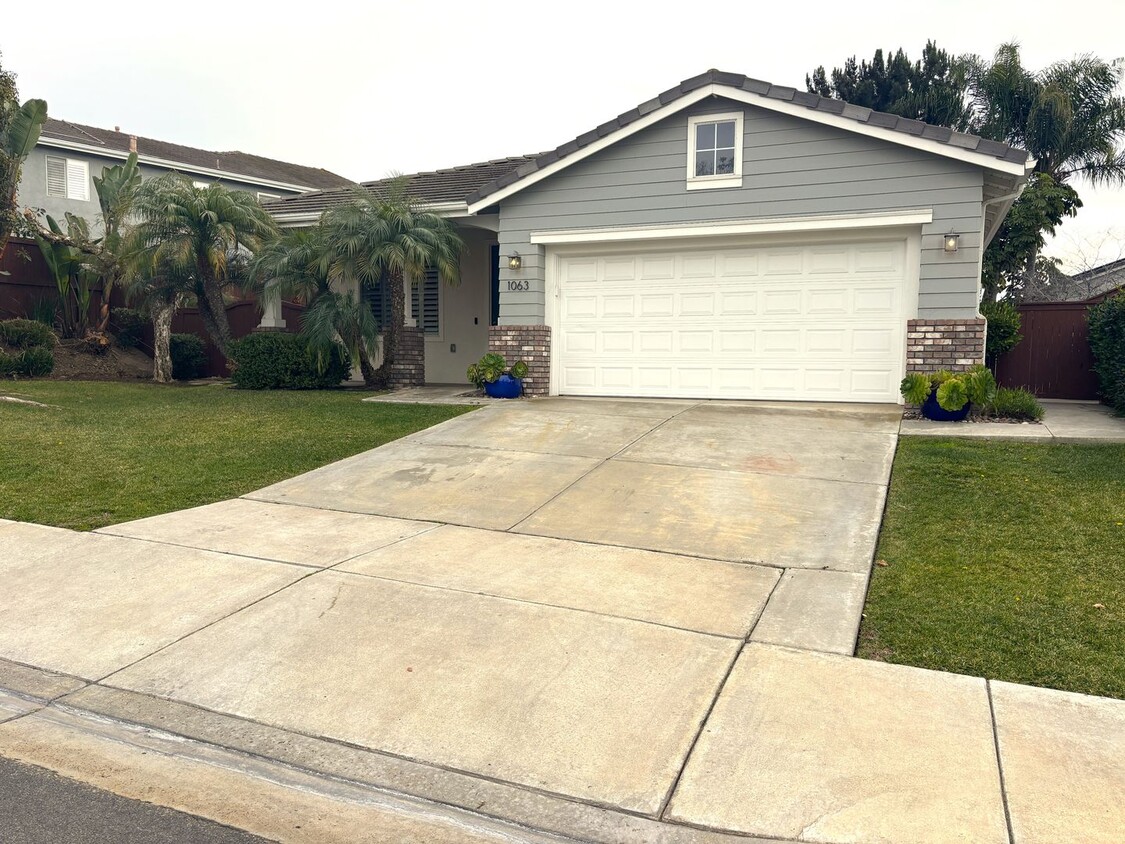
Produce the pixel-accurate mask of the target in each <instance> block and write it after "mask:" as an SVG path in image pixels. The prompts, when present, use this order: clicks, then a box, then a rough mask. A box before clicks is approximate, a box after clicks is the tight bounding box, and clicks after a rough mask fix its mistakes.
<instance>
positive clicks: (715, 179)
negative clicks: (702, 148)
mask: <svg viewBox="0 0 1125 844" xmlns="http://www.w3.org/2000/svg"><path fill="white" fill-rule="evenodd" d="M742 119H743V112H741V111H727V112H723V113H722V114H700V115H696V116H695V117H689V118H688V154H687V189H688V190H710V189H712V188H740V187H742V150H743V147H745V146H746V137H745V135H744V134H743V132H742ZM730 121H734V172H733V173H720V174H718V175H714V176H697V175H695V134H696V133H695V127H696V126H699V125H701V124H704V123H727V122H730Z"/></svg>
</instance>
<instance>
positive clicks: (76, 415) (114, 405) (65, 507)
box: [0, 381, 470, 530]
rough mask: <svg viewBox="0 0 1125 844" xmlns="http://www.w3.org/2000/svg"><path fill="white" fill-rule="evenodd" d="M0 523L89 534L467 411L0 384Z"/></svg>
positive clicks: (298, 397) (154, 389) (320, 397)
mask: <svg viewBox="0 0 1125 844" xmlns="http://www.w3.org/2000/svg"><path fill="white" fill-rule="evenodd" d="M0 395H8V396H16V397H19V398H25V399H32V400H34V401H38V402H42V403H44V404H48V405H52V407H46V408H43V407H33V406H28V405H17V404H12V403H9V402H0V430H2V431H3V434H2V436H0V518H5V519H18V520H21V521H30V522H39V523H42V524H48V525H57V526H59V527H67V528H76V529H82V530H85V529H92V528H96V527H101V526H103V525H108V524H113V523H115V522H123V521H128V520H130V519H138V518H141V517H143V516H151V515H154V514H157V513H166V512H169V511H172V510H179V509H182V508H184V507H194V506H196V505H199V504H207V503H209V502H212V501H219V500H221V499H224V498H231V497H233V496H237V495H242V494H243V493H246V492H249V491H251V490H253V489H257V488H259V487H261V486H264V485H266V484H270V483H273V482H275V481H279V480H281V479H283V478H288V477H292V476H293V475H296V474H299V473H301V472H305V471H308V470H309V469H313V468H315V467H317V466H323V465H324V464H325V463H330V462H331V461H333V460H338V459H340V458H341V457H347V456H348V455H351V454H357V453H358V452H361V451H365V450H367V449H369V448H374V447H375V446H378V445H382V444H383V443H385V442H389V441H390V440H393V439H397V438H398V437H402V436H405V435H407V434H410V433H412V432H414V431H417V430H420V429H422V428H426V427H428V426H430V425H434V424H436V423H438V422H441V421H443V420H445V419H449V418H451V417H454V416H457V415H459V414H461V413H464V412H465V411H466V410H469V409H470V408H467V407H456V406H431V405H408V404H373V403H364V402H362V401H361V399H362V398H363V397H364V395H365V394H361V393H354V392H344V391H325V392H248V391H241V390H233V389H229V388H227V387H217V386H208V387H186V386H176V387H161V386H157V385H154V384H118V383H107V382H94V381H72V382H63V381H21V382H7V383H0Z"/></svg>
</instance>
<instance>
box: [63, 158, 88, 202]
mask: <svg viewBox="0 0 1125 844" xmlns="http://www.w3.org/2000/svg"><path fill="white" fill-rule="evenodd" d="M66 196H67V198H68V199H81V200H83V201H85V200H88V199H89V198H90V168H89V166H88V165H87V164H86V162H85V161H74V160H72V159H69V158H68V159H67V160H66Z"/></svg>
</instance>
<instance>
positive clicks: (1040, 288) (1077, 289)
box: [1023, 258, 1125, 302]
mask: <svg viewBox="0 0 1125 844" xmlns="http://www.w3.org/2000/svg"><path fill="white" fill-rule="evenodd" d="M1122 288H1125V258H1122V259H1121V260H1118V261H1110V262H1109V263H1108V264H1102V265H1101V266H1100V267H1094V268H1093V269H1089V270H1083V271H1082V272H1080V273H1075V274H1074V275H1067V274H1066V273H1064V272H1062V271H1061V270H1059V269H1057V268H1055V267H1051V268H1050V269H1049V271H1048V276H1047V278H1046V279H1044V280H1042V281H1041V282H1040V283H1039V284H1037V285H1036V286H1035V287H1034V288H1033V289H1031V290H1029V291H1028V292H1027V293H1025V294H1024V297H1023V301H1024V302H1088V301H1091V300H1101V299H1104V298H1105V297H1106V296H1108V295H1109V294H1110V293H1113V292H1114V291H1116V290H1120V289H1122Z"/></svg>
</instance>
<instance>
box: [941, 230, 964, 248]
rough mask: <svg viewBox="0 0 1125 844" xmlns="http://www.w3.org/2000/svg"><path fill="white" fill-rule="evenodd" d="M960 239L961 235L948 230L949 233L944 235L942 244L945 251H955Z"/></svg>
mask: <svg viewBox="0 0 1125 844" xmlns="http://www.w3.org/2000/svg"><path fill="white" fill-rule="evenodd" d="M960 240H961V235H959V234H955V233H953V232H950V233H949V234H947V235H946V236H945V242H944V244H943V246H944V249H945V251H946V252H956V251H957V247H958V245H959V242H960Z"/></svg>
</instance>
